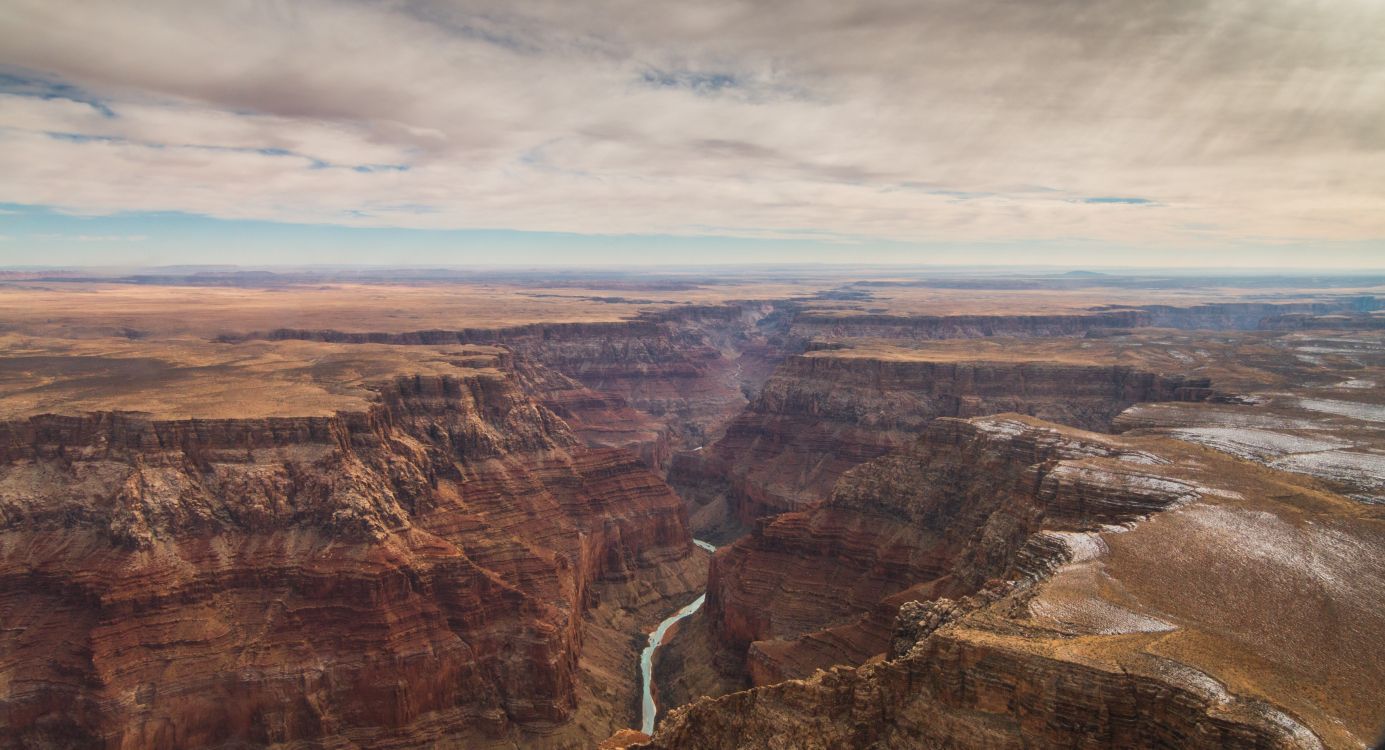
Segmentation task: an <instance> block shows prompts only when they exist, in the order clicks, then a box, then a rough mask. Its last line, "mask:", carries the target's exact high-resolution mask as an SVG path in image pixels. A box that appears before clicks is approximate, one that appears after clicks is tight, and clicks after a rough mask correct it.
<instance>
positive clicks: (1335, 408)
mask: <svg viewBox="0 0 1385 750" xmlns="http://www.w3.org/2000/svg"><path fill="white" fill-rule="evenodd" d="M1298 405H1299V406H1300V407H1301V408H1304V409H1307V410H1309V411H1316V412H1322V413H1324V414H1336V415H1337V416H1340V417H1350V418H1351V419H1359V420H1361V421H1362V422H1385V406H1381V405H1380V404H1363V403H1361V402H1359V401H1336V400H1333V399H1327V398H1301V399H1299V400H1298Z"/></svg>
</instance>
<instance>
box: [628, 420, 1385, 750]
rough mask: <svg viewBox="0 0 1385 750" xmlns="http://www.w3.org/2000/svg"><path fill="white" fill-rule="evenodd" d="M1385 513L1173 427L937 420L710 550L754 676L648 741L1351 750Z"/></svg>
mask: <svg viewBox="0 0 1385 750" xmlns="http://www.w3.org/2000/svg"><path fill="white" fill-rule="evenodd" d="M1382 544H1385V513H1382V512H1381V510H1380V509H1379V508H1374V507H1371V506H1362V505H1360V504H1358V503H1354V502H1352V501H1350V500H1348V499H1346V498H1343V497H1341V496H1338V495H1334V494H1331V493H1327V492H1323V491H1321V490H1320V489H1318V488H1317V487H1315V486H1314V485H1312V484H1309V483H1305V482H1304V481H1303V480H1301V479H1300V478H1298V477H1296V476H1293V475H1289V474H1283V473H1280V472H1276V471H1272V470H1268V469H1265V468H1262V467H1258V466H1254V465H1251V464H1247V463H1244V462H1241V461H1238V460H1236V459H1235V458H1233V457H1229V456H1226V455H1224V454H1222V453H1218V452H1215V451H1211V450H1207V449H1204V448H1200V447H1198V446H1194V445H1190V444H1187V443H1182V442H1179V441H1175V440H1170V439H1167V438H1162V437H1155V436H1147V437H1120V438H1116V437H1111V436H1108V435H1100V434H1096V433H1088V432H1083V431H1080V430H1075V429H1072V428H1068V427H1060V426H1058V425H1052V424H1047V423H1043V422H1040V421H1037V420H1033V419H1031V418H1027V417H1020V416H1015V415H1004V416H996V417H985V418H973V419H970V420H958V419H946V418H945V419H939V420H937V421H936V422H934V423H933V424H932V426H931V427H930V428H929V429H928V431H927V433H926V434H925V435H924V437H923V438H922V439H920V440H919V441H918V443H916V444H914V445H911V446H909V447H907V448H904V449H901V450H898V451H895V452H893V453H891V454H889V455H888V456H886V457H883V458H881V459H878V460H875V461H872V462H870V463H867V464H865V465H863V466H861V467H858V468H857V469H855V470H853V471H851V472H849V473H848V474H847V475H846V477H844V478H843V479H842V481H841V482H840V483H839V485H838V487H837V490H836V492H835V493H834V494H833V496H832V498H831V499H830V500H829V501H827V502H825V503H823V504H822V505H820V506H818V507H814V508H810V509H808V510H805V511H801V512H796V513H790V514H786V515H782V516H780V517H778V518H776V519H773V520H767V521H762V522H760V524H759V525H757V527H756V529H755V531H754V533H753V534H752V535H751V536H749V537H747V538H745V539H743V540H741V541H739V542H737V543H736V544H734V545H731V546H730V547H728V548H724V549H723V550H722V551H720V552H719V553H718V555H717V556H716V558H715V561H714V564H713V571H712V574H711V583H710V585H709V592H708V605H707V612H708V618H707V626H706V627H704V628H703V629H702V632H701V633H698V632H694V631H691V630H690V631H685V632H684V634H683V635H680V639H681V638H692V639H697V638H699V637H700V638H704V639H707V641H704V644H709V645H706V646H705V648H707V649H709V650H712V651H716V650H718V649H720V650H721V651H722V652H723V653H725V652H730V653H735V654H741V658H742V659H743V660H744V662H745V672H746V673H748V674H749V675H750V678H751V679H752V680H753V681H754V682H755V683H756V684H758V685H759V687H755V688H753V689H750V690H746V691H741V692H735V693H731V694H728V695H725V696H722V697H719V698H703V699H700V700H698V701H696V702H694V703H692V704H690V705H688V706H685V707H683V708H680V709H676V710H675V711H673V712H672V713H671V715H670V716H669V717H668V718H667V719H666V720H665V721H664V722H663V723H662V724H661V725H660V727H659V729H658V732H657V734H656V735H655V737H654V738H653V740H652V741H651V742H649V743H647V744H644V745H634V746H643V747H656V748H729V747H747V748H771V747H805V748H830V747H905V746H908V747H1071V746H1075V745H1079V744H1080V745H1081V746H1083V747H1111V748H1116V747H1135V746H1139V747H1170V748H1172V747H1207V748H1212V747H1246V748H1249V747H1257V748H1261V747H1284V748H1288V747H1293V748H1310V747H1321V746H1328V747H1360V746H1362V745H1363V744H1364V743H1365V742H1366V741H1368V740H1369V739H1370V738H1371V737H1373V736H1374V735H1375V732H1376V731H1377V730H1378V729H1379V727H1378V726H1377V723H1378V722H1379V720H1380V717H1379V715H1378V708H1379V706H1380V705H1382V702H1383V701H1385V690H1383V689H1382V688H1381V687H1379V686H1380V685H1382V684H1385V660H1381V659H1379V658H1374V657H1366V658H1362V655H1363V654H1371V653H1374V652H1375V651H1376V648H1375V644H1377V643H1380V642H1385V640H1382V639H1385V613H1382V612H1381V611H1380V610H1379V607H1378V606H1377V603H1378V602H1379V601H1380V600H1381V598H1382V597H1385V583H1383V582H1385V561H1382V560H1381V558H1380V556H1379V555H1377V554H1375V553H1374V551H1375V550H1379V549H1381V545H1382Z"/></svg>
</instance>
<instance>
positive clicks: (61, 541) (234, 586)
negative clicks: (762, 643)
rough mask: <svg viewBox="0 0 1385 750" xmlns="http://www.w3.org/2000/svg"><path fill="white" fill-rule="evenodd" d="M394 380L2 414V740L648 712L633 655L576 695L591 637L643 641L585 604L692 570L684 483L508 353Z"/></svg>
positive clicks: (362, 734)
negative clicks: (602, 435) (541, 391)
mask: <svg viewBox="0 0 1385 750" xmlns="http://www.w3.org/2000/svg"><path fill="white" fill-rule="evenodd" d="M377 390H378V399H377V402H376V404H375V406H373V407H371V408H370V409H369V410H367V411H365V412H358V413H339V414H337V415H335V416H331V417H315V418H303V419H298V418H280V419H257V420H249V419H247V420H180V421H150V420H148V419H146V418H143V417H141V416H139V415H135V414H123V413H95V414H86V415H79V416H54V415H44V416H40V417H34V418H31V419H26V420H18V421H11V422H6V423H3V424H0V581H3V584H0V620H2V621H3V622H4V623H5V627H6V631H7V633H8V635H7V637H6V641H5V642H6V648H5V649H4V650H3V652H0V674H3V676H4V679H3V684H4V690H3V693H0V726H4V727H10V728H12V730H13V731H8V732H5V733H3V734H4V737H3V738H0V747H15V748H19V747H36V746H86V747H106V748H185V747H206V746H224V745H225V744H226V743H232V744H235V745H236V746H275V745H293V746H323V747H325V746H343V745H349V746H352V747H384V746H388V747H425V746H432V745H433V744H435V743H437V742H440V741H446V742H454V743H455V742H462V743H464V744H468V745H469V746H476V747H492V746H494V747H509V746H513V744H514V743H515V742H518V741H521V740H522V741H524V742H525V743H528V744H530V745H532V746H538V747H586V746H589V745H590V744H591V743H592V741H593V737H600V736H604V735H605V734H608V733H609V732H610V731H613V730H614V729H615V728H618V727H620V726H623V725H628V723H629V722H630V721H632V720H633V708H634V702H635V690H634V685H633V680H634V676H633V674H632V675H630V676H629V680H630V683H629V689H628V690H624V691H617V690H613V691H610V692H611V696H610V697H609V701H610V704H609V705H605V706H598V705H583V706H580V707H579V706H578V705H577V699H576V692H577V690H578V689H579V688H580V687H581V684H580V683H581V682H582V679H583V678H582V674H581V673H582V672H583V670H584V669H588V666H587V665H585V664H584V660H585V659H586V658H587V656H588V655H587V654H584V646H585V650H587V651H592V650H593V649H595V651H596V652H604V651H610V650H617V649H613V647H612V646H616V647H618V649H619V650H624V649H626V646H628V645H629V644H628V643H627V642H626V641H628V640H629V639H633V638H634V637H636V633H635V632H634V631H633V629H632V632H630V633H614V634H606V635H596V633H597V630H598V629H595V628H588V627H586V615H587V614H588V613H589V612H590V611H591V610H592V608H593V607H595V606H596V605H597V604H598V602H599V600H601V601H608V602H615V603H618V604H620V605H623V606H628V607H631V608H638V607H640V606H642V605H649V604H654V603H661V602H663V601H666V600H669V599H675V600H676V599H677V598H679V597H691V596H692V595H693V594H694V592H695V591H696V590H697V589H698V588H699V586H700V583H701V579H700V576H699V575H698V573H699V570H698V565H699V564H700V563H699V561H698V556H695V555H693V554H692V548H691V543H690V536H689V533H688V527H687V523H686V516H685V511H684V510H683V507H682V504H681V503H680V502H679V500H678V498H677V496H676V495H674V494H673V493H672V492H671V491H670V490H669V488H668V487H667V485H665V484H664V483H663V482H662V481H660V480H659V478H658V477H657V476H655V475H654V474H653V473H651V472H650V471H649V470H648V469H646V468H645V467H644V466H643V465H642V464H641V463H640V462H639V461H638V459H637V458H636V457H635V456H634V455H633V454H631V453H629V452H627V451H624V450H620V449H614V448H610V449H592V448H587V447H585V446H583V445H582V444H581V442H580V441H579V440H578V439H577V437H576V436H574V434H573V433H572V431H571V430H570V429H569V428H568V426H567V425H566V424H565V423H564V422H563V420H562V419H560V418H558V417H557V416H556V415H555V414H553V412H551V411H549V410H548V409H546V408H544V407H543V406H542V405H540V404H538V403H536V402H535V401H533V400H532V399H530V398H529V397H527V396H525V395H524V394H523V393H522V392H521V391H520V389H519V388H517V387H516V385H515V384H514V382H513V380H512V379H511V378H510V377H509V376H507V375H506V374H504V373H502V372H498V371H488V370H477V371H474V372H464V371H463V372H461V373H460V374H459V375H458V376H456V377H452V376H442V377H438V376H434V377H401V378H398V379H395V380H393V381H390V382H387V383H382V384H380V386H379V387H378V389H377ZM602 632H603V633H604V632H605V631H602ZM602 637H614V638H618V639H621V640H619V641H618V642H617V643H615V644H611V645H603V644H600V643H596V642H585V641H588V640H590V639H591V638H602ZM584 642H585V643H584ZM632 665H633V660H631V666H632ZM598 666H599V665H598ZM620 668H621V669H624V668H625V665H624V664H622V665H621V667H620ZM579 715H581V716H582V717H583V718H584V721H586V722H587V724H588V726H585V727H584V728H582V730H581V731H576V730H575V729H574V719H575V718H576V717H578V716H579Z"/></svg>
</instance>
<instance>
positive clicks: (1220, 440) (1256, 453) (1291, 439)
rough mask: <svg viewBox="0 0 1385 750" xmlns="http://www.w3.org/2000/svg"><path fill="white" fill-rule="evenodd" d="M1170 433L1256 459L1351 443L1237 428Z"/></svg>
mask: <svg viewBox="0 0 1385 750" xmlns="http://www.w3.org/2000/svg"><path fill="white" fill-rule="evenodd" d="M1172 432H1173V435H1174V436H1175V437H1177V438H1179V439H1181V440H1186V441H1188V442H1190V443H1198V444H1199V445H1205V446H1207V447H1209V448H1215V449H1217V450H1219V451H1221V452H1223V453H1230V454H1231V455H1233V456H1237V457H1239V458H1245V459H1250V460H1252V461H1260V462H1264V461H1266V460H1269V459H1274V458H1279V457H1280V456H1286V455H1289V454H1293V453H1314V452H1318V451H1327V450H1332V449H1334V448H1347V447H1350V446H1351V443H1348V442H1346V441H1343V440H1336V439H1319V438H1306V437H1299V436H1297V435H1286V434H1284V433H1281V432H1270V431H1269V430H1257V429H1247V428H1239V427H1188V428H1183V429H1177V430H1173V431H1172Z"/></svg>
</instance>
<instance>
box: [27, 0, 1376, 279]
mask: <svg viewBox="0 0 1385 750" xmlns="http://www.w3.org/2000/svg"><path fill="white" fill-rule="evenodd" d="M697 262H708V263H727V262H755V263H758V262H838V263H856V262H869V263H895V262H897V263H929V264H939V263H942V264H945V263H959V264H966V265H973V264H987V263H994V264H1007V263H1027V264H1060V265H1061V264H1067V265H1094V266H1104V267H1114V266H1161V265H1182V266H1199V265H1205V266H1218V267H1236V266H1246V267H1303V268H1382V267H1385V1H1382V0H1318V1H1315V2H1309V1H1306V0H1245V1H1242V0H1215V1H1205V2H1190V1H1185V0H1159V1H1157V2H1114V1H1113V0H1100V1H1098V0H858V1H857V2H850V3H846V2H840V0H804V1H802V2H777V1H774V0H755V1H753V2H752V1H744V2H739V1H730V0H712V1H711V2H682V3H663V2H654V1H652V0H610V1H606V0H597V1H593V2H573V1H572V0H554V1H552V2H548V1H546V0H544V1H527V0H511V1H509V2H435V1H428V0H423V1H417V2H414V1H410V0H393V1H388V0H382V1H380V2H365V1H363V0H362V1H346V0H332V1H326V0H297V1H294V2H267V1H260V2H234V1H231V2H217V3H187V2H160V1H158V0H144V1H141V2H119V1H111V2H101V3H56V2H52V1H51V0H0V265H6V266H12V265H47V264H52V265H113V264H145V265H154V264H188V263H212V264H225V263H245V264H273V263H291V264H301V263H382V264H447V265H465V264H504V263H520V264H525V263H553V264H561V265H584V264H617V263H675V264H680V265H686V264H688V263H697Z"/></svg>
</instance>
